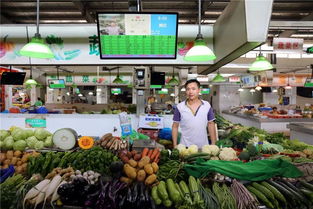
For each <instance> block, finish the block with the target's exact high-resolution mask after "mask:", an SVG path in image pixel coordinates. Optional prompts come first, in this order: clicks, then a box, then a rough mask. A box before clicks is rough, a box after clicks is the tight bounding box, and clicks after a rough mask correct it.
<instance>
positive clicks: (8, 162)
mask: <svg viewBox="0 0 313 209" xmlns="http://www.w3.org/2000/svg"><path fill="white" fill-rule="evenodd" d="M10 163H11V160H9V159H6V160H5V161H4V162H3V165H10Z"/></svg>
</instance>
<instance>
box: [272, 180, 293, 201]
mask: <svg viewBox="0 0 313 209" xmlns="http://www.w3.org/2000/svg"><path fill="white" fill-rule="evenodd" d="M266 182H267V183H269V184H270V185H272V186H273V187H275V188H276V189H277V190H278V191H280V192H281V193H282V194H283V195H284V196H285V197H286V198H287V199H293V200H294V199H295V197H294V196H293V194H292V193H291V192H290V191H289V190H287V189H286V188H285V187H283V186H281V185H280V184H278V183H276V182H275V181H271V180H267V181H266Z"/></svg>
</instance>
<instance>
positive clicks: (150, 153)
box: [147, 149, 153, 159]
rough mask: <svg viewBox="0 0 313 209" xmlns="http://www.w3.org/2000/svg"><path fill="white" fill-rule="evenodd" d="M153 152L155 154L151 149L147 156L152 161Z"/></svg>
mask: <svg viewBox="0 0 313 209" xmlns="http://www.w3.org/2000/svg"><path fill="white" fill-rule="evenodd" d="M152 152H153V149H150V150H149V152H148V155H147V156H148V157H149V158H150V159H151V155H152Z"/></svg>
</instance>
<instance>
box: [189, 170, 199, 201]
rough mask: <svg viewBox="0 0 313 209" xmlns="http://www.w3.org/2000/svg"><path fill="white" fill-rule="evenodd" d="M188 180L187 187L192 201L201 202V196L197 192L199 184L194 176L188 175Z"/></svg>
mask: <svg viewBox="0 0 313 209" xmlns="http://www.w3.org/2000/svg"><path fill="white" fill-rule="evenodd" d="M188 182H189V189H190V192H191V194H192V197H193V202H194V203H195V204H199V203H200V202H201V197H200V193H199V186H198V183H197V181H196V179H195V177H193V176H189V179H188Z"/></svg>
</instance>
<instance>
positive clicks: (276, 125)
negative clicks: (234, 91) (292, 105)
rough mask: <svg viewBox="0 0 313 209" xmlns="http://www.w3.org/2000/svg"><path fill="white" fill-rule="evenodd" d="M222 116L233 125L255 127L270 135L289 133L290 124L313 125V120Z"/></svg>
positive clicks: (241, 115) (228, 114) (223, 114)
mask: <svg viewBox="0 0 313 209" xmlns="http://www.w3.org/2000/svg"><path fill="white" fill-rule="evenodd" d="M222 116H223V117H224V118H225V119H227V120H229V121H231V122H232V123H240V124H242V125H244V126H253V127H256V128H261V129H264V130H265V131H267V132H269V133H275V132H284V133H289V129H288V127H287V125H289V124H290V123H308V124H313V119H312V118H279V119H276V118H275V119H274V118H259V117H255V116H252V115H246V114H235V113H229V112H223V113H222Z"/></svg>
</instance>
